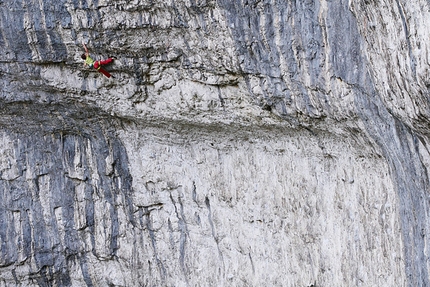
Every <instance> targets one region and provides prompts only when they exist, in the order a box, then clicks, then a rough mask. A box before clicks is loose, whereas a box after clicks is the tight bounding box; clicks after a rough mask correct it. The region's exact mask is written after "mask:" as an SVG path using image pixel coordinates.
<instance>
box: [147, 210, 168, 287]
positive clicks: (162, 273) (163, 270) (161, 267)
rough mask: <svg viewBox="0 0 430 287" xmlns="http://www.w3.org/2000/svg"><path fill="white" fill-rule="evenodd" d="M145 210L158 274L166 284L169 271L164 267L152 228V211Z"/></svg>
mask: <svg viewBox="0 0 430 287" xmlns="http://www.w3.org/2000/svg"><path fill="white" fill-rule="evenodd" d="M144 210H145V215H146V228H147V230H148V233H149V238H150V239H151V246H152V251H153V252H154V257H155V260H156V262H157V267H158V272H159V273H160V277H161V280H162V282H165V281H166V276H167V271H166V267H164V264H163V262H162V261H161V259H160V257H159V254H158V249H157V240H156V238H155V232H154V228H153V227H152V221H151V217H150V211H149V208H148V207H145V208H144Z"/></svg>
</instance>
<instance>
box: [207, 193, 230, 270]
mask: <svg viewBox="0 0 430 287" xmlns="http://www.w3.org/2000/svg"><path fill="white" fill-rule="evenodd" d="M205 204H206V207H207V209H208V220H209V225H210V227H211V232H212V237H213V239H214V240H215V243H216V246H217V249H218V256H219V260H220V261H221V267H220V268H219V270H218V271H219V274H220V277H221V278H223V277H224V276H225V264H224V258H223V255H222V252H221V249H220V246H219V238H218V236H217V235H216V232H215V225H214V222H213V219H212V210H211V203H210V200H209V197H207V196H206V197H205Z"/></svg>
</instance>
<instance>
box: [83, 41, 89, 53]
mask: <svg viewBox="0 0 430 287" xmlns="http://www.w3.org/2000/svg"><path fill="white" fill-rule="evenodd" d="M82 46H84V49H85V55H87V56H88V55H89V53H88V49H87V46H85V43H84V42H82Z"/></svg>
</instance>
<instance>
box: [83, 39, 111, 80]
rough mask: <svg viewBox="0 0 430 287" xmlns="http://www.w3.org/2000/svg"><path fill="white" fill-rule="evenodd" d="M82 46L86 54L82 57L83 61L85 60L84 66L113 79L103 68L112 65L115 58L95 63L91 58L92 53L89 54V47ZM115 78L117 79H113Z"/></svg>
mask: <svg viewBox="0 0 430 287" xmlns="http://www.w3.org/2000/svg"><path fill="white" fill-rule="evenodd" d="M82 45H83V46H84V49H85V53H84V54H82V55H81V58H82V60H85V62H84V66H85V67H86V66H88V67H90V68H94V69H96V70H97V71H99V72H100V73H102V74H103V75H105V76H106V77H108V78H110V77H113V76H112V75H111V74H110V73H109V72H108V71H106V70H105V69H103V68H102V67H101V66H103V65H107V64H109V63H112V61H113V59H114V58H108V59H106V60H100V61H94V60H93V59H92V58H91V57H90V53H89V52H88V49H87V46H85V43H82ZM113 78H115V77H113Z"/></svg>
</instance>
